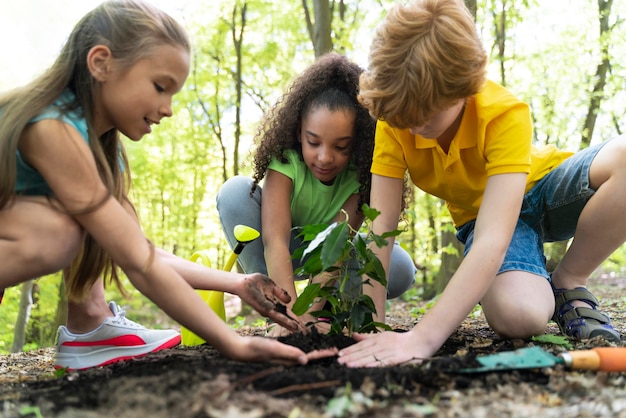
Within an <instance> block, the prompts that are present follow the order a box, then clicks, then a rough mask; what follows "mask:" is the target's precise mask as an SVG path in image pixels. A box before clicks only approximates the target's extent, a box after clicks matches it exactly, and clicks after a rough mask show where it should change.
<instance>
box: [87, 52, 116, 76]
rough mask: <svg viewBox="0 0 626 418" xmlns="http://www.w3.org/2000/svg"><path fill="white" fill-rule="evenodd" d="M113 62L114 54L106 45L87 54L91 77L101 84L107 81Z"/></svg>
mask: <svg viewBox="0 0 626 418" xmlns="http://www.w3.org/2000/svg"><path fill="white" fill-rule="evenodd" d="M112 61H113V54H112V53H111V50H110V49H109V47H108V46H106V45H96V46H94V47H92V48H91V49H90V50H89V52H88V53H87V68H89V72H90V73H91V76H92V77H93V78H94V79H95V80H96V81H100V82H104V81H106V80H107V78H108V75H109V73H110V69H111V65H112Z"/></svg>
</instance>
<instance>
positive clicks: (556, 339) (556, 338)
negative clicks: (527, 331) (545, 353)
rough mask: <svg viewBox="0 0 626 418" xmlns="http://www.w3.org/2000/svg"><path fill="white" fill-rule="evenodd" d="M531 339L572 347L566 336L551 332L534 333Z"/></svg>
mask: <svg viewBox="0 0 626 418" xmlns="http://www.w3.org/2000/svg"><path fill="white" fill-rule="evenodd" d="M531 340H532V341H535V342H538V343H544V344H552V345H559V346H562V347H565V348H572V344H571V343H570V341H569V340H568V339H567V337H564V336H562V335H552V334H543V335H536V336H534V337H532V338H531Z"/></svg>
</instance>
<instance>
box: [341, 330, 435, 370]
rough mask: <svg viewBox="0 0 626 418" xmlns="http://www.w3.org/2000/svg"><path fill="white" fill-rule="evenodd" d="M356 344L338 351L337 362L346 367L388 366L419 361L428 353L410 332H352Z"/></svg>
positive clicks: (428, 355) (427, 355)
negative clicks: (413, 338)
mask: <svg viewBox="0 0 626 418" xmlns="http://www.w3.org/2000/svg"><path fill="white" fill-rule="evenodd" d="M353 337H354V339H355V340H356V341H357V343H356V344H354V345H351V346H350V347H346V348H344V349H342V350H341V351H340V352H339V360H338V362H339V364H343V365H345V366H347V367H388V366H394V365H396V364H416V363H421V362H422V360H424V359H425V358H428V357H430V354H426V353H423V352H422V351H423V349H424V347H423V346H422V345H421V344H419V343H418V344H416V343H415V341H413V340H412V337H413V335H412V333H411V332H404V333H399V332H391V331H386V332H381V333H377V334H358V333H355V334H353Z"/></svg>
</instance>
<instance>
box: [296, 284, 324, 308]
mask: <svg viewBox="0 0 626 418" xmlns="http://www.w3.org/2000/svg"><path fill="white" fill-rule="evenodd" d="M320 287H321V286H320V284H319V283H311V284H310V285H308V286H307V287H305V288H304V290H303V291H302V294H300V296H298V299H296V301H295V303H294V304H293V308H291V310H292V311H293V313H294V314H295V315H297V316H300V315H303V314H304V313H305V312H306V311H307V310H309V308H310V307H311V305H313V302H315V299H316V298H317V297H318V295H319V290H320Z"/></svg>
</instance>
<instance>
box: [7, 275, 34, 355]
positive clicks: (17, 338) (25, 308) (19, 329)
mask: <svg viewBox="0 0 626 418" xmlns="http://www.w3.org/2000/svg"><path fill="white" fill-rule="evenodd" d="M33 283H34V282H33V280H28V281H27V282H24V283H22V293H21V297H20V310H19V312H18V314H17V321H16V323H15V332H14V333H13V346H12V347H11V352H12V353H18V352H20V351H22V348H23V347H24V344H25V342H26V327H27V326H28V320H29V319H30V311H31V309H32V307H33V295H32V290H33Z"/></svg>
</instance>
